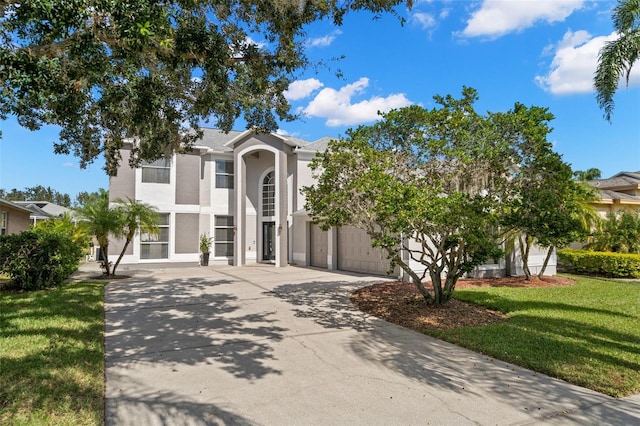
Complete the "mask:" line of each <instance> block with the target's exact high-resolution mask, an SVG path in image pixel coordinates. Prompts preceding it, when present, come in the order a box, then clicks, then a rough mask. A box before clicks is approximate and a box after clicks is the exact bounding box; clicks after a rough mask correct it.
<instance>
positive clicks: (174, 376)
mask: <svg viewBox="0 0 640 426" xmlns="http://www.w3.org/2000/svg"><path fill="white" fill-rule="evenodd" d="M83 269H84V268H83ZM123 273H124V272H123ZM127 273H129V272H127ZM132 275H133V278H131V279H127V280H116V281H113V282H112V283H110V284H109V285H108V287H107V290H106V307H105V310H106V323H107V325H106V336H105V345H106V351H107V356H106V379H107V384H106V398H107V399H106V424H107V425H134V424H135V425H232V424H233V425H258V424H263V425H292V424H295V425H400V424H401V425H427V424H431V425H478V424H480V425H528V424H536V425H537V424H550V425H567V424H569V425H572V424H573V425H603V424H609V425H629V424H640V396H634V397H630V398H624V399H614V398H611V397H608V396H605V395H602V394H599V393H596V392H593V391H590V390H587V389H584V388H580V387H577V386H573V385H570V384H567V383H565V382H562V381H560V380H556V379H552V378H549V377H547V376H544V375H540V374H537V373H534V372H532V371H530V370H525V369H522V368H519V367H515V366H513V365H510V364H507V363H504V362H501V361H497V360H493V359H490V358H488V357H485V356H482V355H479V354H476V353H473V352H470V351H467V350H465V349H462V348H459V347H457V346H454V345H451V344H448V343H445V342H442V341H439V340H436V339H433V338H430V337H427V336H424V335H420V334H417V333H414V332H412V331H410V330H406V329H404V328H401V327H398V326H395V325H393V324H389V323H387V322H384V321H381V320H378V319H376V318H372V317H369V316H367V315H365V314H363V313H361V312H360V311H358V310H356V309H355V308H353V307H352V305H351V304H350V302H349V299H348V296H349V294H350V292H351V291H352V290H353V289H355V288H358V287H361V286H364V285H367V284H368V283H372V282H376V281H380V280H383V279H384V278H380V277H366V276H359V275H355V274H342V273H341V274H338V273H331V272H327V271H322V270H316V269H307V268H296V267H286V268H274V267H272V266H255V267H244V268H235V267H207V268H199V267H193V268H179V269H178V268H166V269H158V270H143V269H141V270H139V271H136V272H135V273H132Z"/></svg>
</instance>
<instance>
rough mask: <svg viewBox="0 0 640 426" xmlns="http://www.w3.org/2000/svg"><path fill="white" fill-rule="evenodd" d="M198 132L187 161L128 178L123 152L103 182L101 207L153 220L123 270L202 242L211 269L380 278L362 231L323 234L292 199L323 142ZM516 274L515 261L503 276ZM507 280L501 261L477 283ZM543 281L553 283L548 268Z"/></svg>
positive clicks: (382, 261)
mask: <svg viewBox="0 0 640 426" xmlns="http://www.w3.org/2000/svg"><path fill="white" fill-rule="evenodd" d="M203 131H204V136H203V138H202V139H201V140H199V141H198V142H197V143H196V146H195V147H194V149H193V150H192V152H190V153H186V154H179V155H178V154H174V155H173V157H172V158H171V160H169V161H164V160H160V161H155V162H153V163H143V164H142V166H141V167H140V168H137V169H132V168H130V167H129V165H128V162H129V158H130V150H131V145H130V144H129V145H125V146H124V148H123V149H122V150H121V152H120V154H121V158H122V161H121V166H120V168H119V169H118V174H117V176H115V177H112V178H111V179H110V182H109V197H110V199H111V200H115V199H117V198H123V199H126V197H129V198H131V199H135V200H138V201H141V202H145V203H147V204H150V205H152V206H154V207H155V208H157V209H158V211H159V212H160V214H161V224H160V232H159V233H158V234H157V235H148V234H142V235H137V236H136V237H135V240H134V241H133V243H132V244H130V245H129V247H128V249H127V251H126V252H125V255H124V257H123V259H122V263H123V264H132V263H165V262H175V263H179V262H185V263H189V262H190V263H195V262H198V261H199V258H200V254H199V239H200V235H201V234H204V233H206V234H207V235H210V236H212V237H213V239H214V241H213V245H212V252H211V258H210V264H213V265H216V264H218V265H220V264H232V265H236V266H242V265H246V264H251V263H257V262H269V263H274V264H275V265H276V266H285V265H287V264H295V265H303V266H315V267H319V268H327V269H330V270H336V269H339V270H345V271H353V272H363V273H372V274H386V273H387V271H388V269H389V261H388V260H387V259H386V256H385V255H384V253H383V251H382V250H381V249H377V248H372V247H371V244H370V239H369V237H368V236H367V234H366V233H365V232H364V231H362V230H359V229H356V228H353V227H350V226H345V227H341V228H338V229H335V228H334V229H331V230H329V231H322V230H321V229H320V228H319V227H318V226H317V225H314V224H313V223H312V222H311V218H310V217H309V215H308V214H307V212H306V211H305V210H304V204H305V200H304V196H303V195H302V194H301V193H300V190H301V189H302V188H303V187H304V186H309V185H311V184H312V183H313V178H312V176H311V170H310V168H309V162H310V161H311V160H312V159H313V157H314V156H315V155H316V153H318V152H322V151H324V150H325V149H326V148H327V145H328V143H329V141H330V138H322V139H319V140H317V141H314V142H307V141H304V140H300V139H297V138H292V137H288V136H281V135H276V134H256V133H254V132H253V131H251V130H247V131H244V132H238V131H235V132H233V131H232V132H230V133H223V132H221V131H218V130H214V129H203ZM122 246H123V242H122V241H113V244H112V246H111V247H110V250H109V252H110V257H109V260H112V261H115V260H116V258H117V255H118V254H119V253H120V251H121V250H122ZM538 258H539V259H538ZM543 260H544V256H543V255H542V254H540V255H539V256H538V257H536V254H533V256H532V258H531V260H530V267H531V270H532V272H534V273H535V271H536V267H537V266H539V265H541V264H542V261H543ZM520 265H521V262H520V261H519V260H518V259H517V258H514V259H513V260H512V264H511V265H509V266H510V270H511V271H517V270H518V267H519V266H520ZM415 266H416V269H418V264H415ZM506 270H507V265H506V262H505V260H504V259H496V260H495V263H494V264H491V265H486V267H482V268H479V269H478V271H477V274H478V275H503V274H504V273H505V271H506ZM520 271H521V268H520ZM548 273H549V274H555V258H554V259H553V261H552V262H551V264H550V265H549V267H548Z"/></svg>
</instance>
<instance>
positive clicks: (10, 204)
mask: <svg viewBox="0 0 640 426" xmlns="http://www.w3.org/2000/svg"><path fill="white" fill-rule="evenodd" d="M0 204H4V205H5V206H10V207H13V208H15V209H18V210H23V211H25V212H31V210H29V209H28V208H26V207H25V206H21V205H20V204H17V203H16V202H15V201H9V200H5V199H3V198H0Z"/></svg>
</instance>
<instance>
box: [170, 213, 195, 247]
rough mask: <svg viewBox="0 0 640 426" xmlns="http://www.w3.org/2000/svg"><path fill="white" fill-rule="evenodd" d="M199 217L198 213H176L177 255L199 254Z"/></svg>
mask: <svg viewBox="0 0 640 426" xmlns="http://www.w3.org/2000/svg"><path fill="white" fill-rule="evenodd" d="M199 217H200V215H199V214H198V213H176V220H175V241H176V244H175V252H176V253H197V252H198V251H199V245H200V240H199V238H200V234H199V232H198V228H199Z"/></svg>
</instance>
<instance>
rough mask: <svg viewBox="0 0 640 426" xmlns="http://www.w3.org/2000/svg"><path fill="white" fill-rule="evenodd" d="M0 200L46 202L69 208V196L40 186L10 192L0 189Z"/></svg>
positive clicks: (14, 189) (48, 187)
mask: <svg viewBox="0 0 640 426" xmlns="http://www.w3.org/2000/svg"><path fill="white" fill-rule="evenodd" d="M0 198H4V199H5V200H9V201H48V202H50V203H54V204H58V205H60V206H63V207H71V197H70V196H69V194H63V193H61V192H58V191H56V190H55V189H52V188H51V187H50V186H47V187H46V188H45V187H44V186H42V185H36V186H32V187H28V188H25V189H23V190H19V189H17V188H13V189H12V190H11V191H6V190H4V189H2V188H0Z"/></svg>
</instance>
